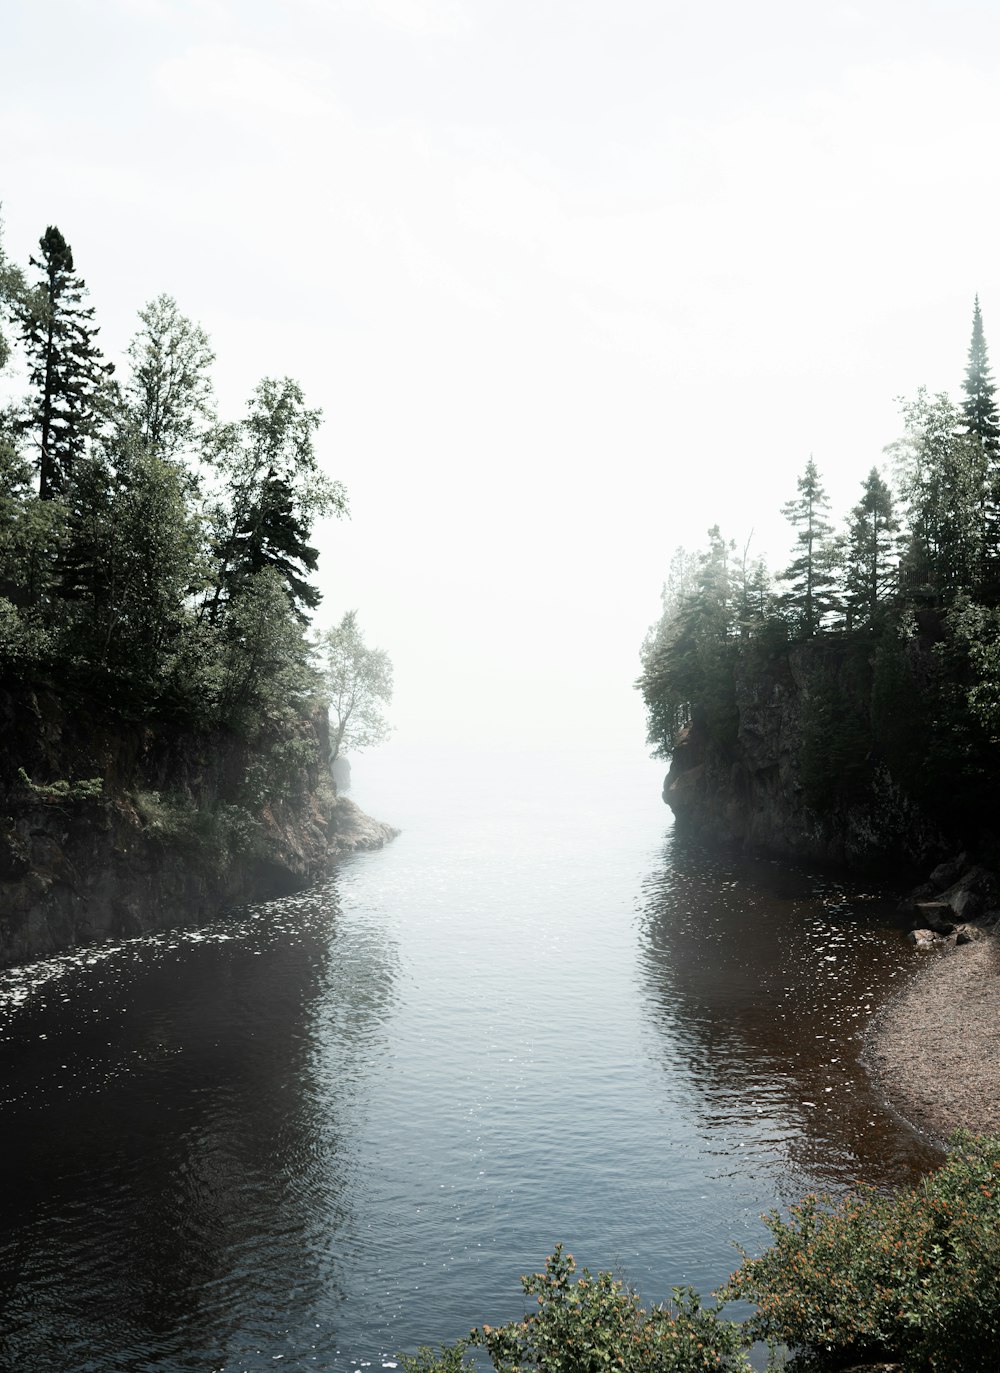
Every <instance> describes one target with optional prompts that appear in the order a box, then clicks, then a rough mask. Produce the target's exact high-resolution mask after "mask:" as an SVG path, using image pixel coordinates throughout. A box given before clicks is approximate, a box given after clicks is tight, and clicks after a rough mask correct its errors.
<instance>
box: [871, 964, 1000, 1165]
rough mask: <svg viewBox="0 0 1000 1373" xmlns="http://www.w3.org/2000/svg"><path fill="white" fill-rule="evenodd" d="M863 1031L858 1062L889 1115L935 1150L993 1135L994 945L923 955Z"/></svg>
mask: <svg viewBox="0 0 1000 1373" xmlns="http://www.w3.org/2000/svg"><path fill="white" fill-rule="evenodd" d="M923 956H924V957H928V958H929V959H930V960H931V961H930V962H929V964H927V965H926V966H924V967H923V968H920V969H919V970H918V971H917V973H916V974H915V976H914V977H912V978H911V979H909V981H908V982H907V984H906V986H905V987H903V988H902V990H901V991H899V992H898V993H897V994H896V995H895V996H894V997H893V998H892V999H891V1000H890V1001H889V1002H888V1003H887V1005H886V1006H885V1007H883V1008H882V1010H881V1011H880V1012H879V1013H878V1015H877V1016H876V1018H875V1021H874V1023H873V1024H872V1025H871V1027H870V1028H869V1031H868V1034H867V1036H866V1043H865V1046H864V1050H863V1055H862V1061H863V1063H864V1064H865V1066H866V1067H867V1069H868V1072H869V1075H870V1076H871V1079H872V1081H873V1082H874V1084H875V1086H876V1087H877V1088H878V1090H879V1092H880V1093H881V1095H882V1097H883V1098H884V1100H885V1101H886V1103H887V1105H888V1106H889V1108H890V1109H891V1110H892V1111H893V1113H894V1114H896V1115H897V1116H899V1117H900V1118H901V1119H902V1120H903V1121H905V1123H906V1124H907V1125H908V1126H909V1127H910V1128H911V1129H913V1130H914V1131H916V1132H917V1133H918V1134H920V1135H922V1136H924V1137H925V1138H926V1139H928V1140H930V1141H931V1142H932V1143H933V1144H935V1145H937V1146H938V1147H940V1148H941V1149H944V1148H945V1147H946V1143H947V1140H948V1137H949V1136H950V1135H952V1134H953V1133H954V1132H955V1131H956V1130H959V1129H965V1130H970V1131H972V1132H973V1133H974V1134H1000V1014H998V1012H1000V941H998V940H997V939H994V938H986V939H984V940H981V941H979V942H976V943H973V944H966V945H961V946H958V947H944V948H941V949H940V950H934V951H928V952H927V953H926V954H925V955H923Z"/></svg>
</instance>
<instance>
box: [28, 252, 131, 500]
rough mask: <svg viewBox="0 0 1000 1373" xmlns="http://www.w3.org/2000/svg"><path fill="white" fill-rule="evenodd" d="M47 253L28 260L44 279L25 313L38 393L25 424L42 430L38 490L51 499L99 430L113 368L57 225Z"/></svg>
mask: <svg viewBox="0 0 1000 1373" xmlns="http://www.w3.org/2000/svg"><path fill="white" fill-rule="evenodd" d="M39 246H40V248H41V250H42V255H41V258H34V257H33V258H30V259H29V260H30V262H31V265H32V267H37V268H38V269H39V271H40V272H41V273H42V276H41V280H40V281H39V282H38V284H37V286H36V287H35V289H34V290H33V291H32V292H31V293H30V294H29V295H28V297H27V298H26V300H25V302H24V304H23V305H22V306H21V308H20V310H19V317H20V321H21V331H22V335H23V338H24V344H25V348H26V350H27V354H28V360H29V363H30V369H31V370H30V374H29V376H30V381H31V385H32V387H33V388H34V395H33V397H32V398H31V399H30V401H29V407H30V408H29V418H28V424H27V427H28V428H29V429H34V430H35V432H36V434H37V441H38V450H39V459H38V469H39V479H38V493H39V495H40V496H41V498H42V499H43V500H51V499H52V497H53V496H56V495H58V494H59V493H60V491H61V490H62V489H63V487H64V486H65V484H66V482H67V481H68V480H69V478H70V476H71V474H72V471H73V465H74V463H75V462H76V460H77V459H78V458H79V457H80V456H81V455H82V453H83V451H84V447H85V443H86V440H87V438H88V437H89V436H90V434H92V433H93V431H94V427H95V411H96V407H97V404H98V397H99V393H100V391H101V388H102V386H103V384H104V383H105V382H106V380H107V378H108V377H109V376H110V374H111V372H112V371H113V370H114V369H113V367H112V365H111V364H110V363H105V362H103V361H102V358H101V354H100V351H99V349H98V348H97V346H96V344H95V342H94V340H95V339H96V337H97V334H98V332H99V331H98V330H97V329H96V328H95V327H94V325H93V324H92V320H93V317H94V311H93V308H92V307H90V306H85V305H84V304H83V300H84V297H85V296H86V293H87V288H86V285H85V284H84V281H83V279H82V278H81V277H79V276H77V275H75V273H74V270H73V252H72V249H71V248H70V246H69V244H68V243H67V242H66V240H65V239H64V238H63V236H62V234H61V233H60V232H59V230H58V229H57V228H56V227H55V226H54V225H49V227H48V228H47V229H46V230H45V233H44V234H43V235H42V237H41V238H40V239H39Z"/></svg>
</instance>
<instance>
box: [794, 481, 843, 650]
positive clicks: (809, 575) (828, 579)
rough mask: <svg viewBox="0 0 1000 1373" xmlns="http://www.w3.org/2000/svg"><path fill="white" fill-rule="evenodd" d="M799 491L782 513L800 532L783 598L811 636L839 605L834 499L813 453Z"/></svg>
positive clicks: (805, 633) (804, 632) (806, 635)
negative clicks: (831, 513) (830, 515)
mask: <svg viewBox="0 0 1000 1373" xmlns="http://www.w3.org/2000/svg"><path fill="white" fill-rule="evenodd" d="M798 491H799V494H798V496H796V497H795V499H794V500H791V501H788V502H786V504H785V505H783V506H782V507H781V513H782V514H783V515H784V517H785V519H786V520H788V521H789V522H790V523H791V524H792V525H794V527H795V529H796V530H797V531H798V532H797V534H796V543H797V544H798V550H799V551H798V555H797V557H795V558H793V560H792V562H791V563H790V564H789V565H788V567H787V568H786V569H785V571H784V572H782V573H781V574H780V577H779V580H781V581H783V582H789V583H790V584H791V589H790V590H789V591H787V592H786V593H785V594H784V595H783V596H782V598H781V599H782V604H783V605H784V606H785V608H786V609H788V610H790V611H791V613H792V617H793V620H794V622H795V625H796V628H797V630H798V632H799V633H800V634H801V635H802V637H803V638H806V639H808V638H811V637H812V636H813V635H814V634H815V633H816V631H817V630H818V629H819V627H820V625H821V624H822V622H823V619H824V617H825V616H826V615H828V614H830V613H831V612H832V611H834V610H836V609H837V606H838V602H837V595H836V590H835V586H836V581H835V570H836V546H835V544H834V543H833V540H832V532H833V531H832V528H831V525H830V521H829V520H828V519H827V517H826V512H827V510H829V508H830V501H829V498H828V497H827V494H826V491H825V490H824V489H823V483H822V482H821V480H820V475H819V470H818V468H817V467H816V464H815V462H814V461H813V458H812V455H811V454H810V457H809V461H808V462H807V463H806V466H805V471H804V472H803V474H802V476H801V477H799V479H798Z"/></svg>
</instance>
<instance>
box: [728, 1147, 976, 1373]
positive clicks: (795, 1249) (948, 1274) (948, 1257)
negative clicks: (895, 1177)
mask: <svg viewBox="0 0 1000 1373" xmlns="http://www.w3.org/2000/svg"><path fill="white" fill-rule="evenodd" d="M765 1220H766V1223H767V1226H768V1229H769V1230H770V1231H771V1235H772V1239H773V1243H772V1244H771V1246H770V1247H769V1248H768V1249H767V1250H765V1252H764V1253H763V1254H762V1255H761V1256H760V1257H759V1258H756V1259H746V1260H745V1262H744V1263H743V1265H742V1267H741V1268H740V1269H739V1270H738V1271H737V1272H736V1273H735V1274H734V1275H733V1277H732V1278H731V1279H730V1282H729V1284H728V1286H727V1288H726V1289H725V1296H726V1297H727V1298H729V1297H742V1298H745V1299H747V1300H749V1301H752V1302H755V1303H756V1304H757V1306H758V1313H757V1315H756V1316H754V1317H752V1318H751V1320H750V1321H749V1322H748V1323H747V1326H746V1334H747V1335H748V1337H749V1338H756V1339H767V1340H771V1341H783V1342H784V1343H786V1344H788V1345H792V1346H797V1347H799V1348H801V1347H803V1346H804V1347H806V1348H808V1349H810V1350H812V1351H814V1353H816V1354H818V1355H820V1356H824V1357H825V1358H826V1359H827V1361H828V1362H837V1363H839V1362H841V1361H842V1360H844V1359H845V1358H848V1357H849V1358H851V1359H860V1358H866V1357H867V1358H870V1357H879V1356H887V1355H892V1356H893V1357H894V1358H896V1359H901V1360H902V1362H903V1367H904V1368H906V1369H908V1370H934V1373H973V1370H985V1369H991V1368H993V1367H995V1364H996V1357H997V1350H998V1349H1000V1264H998V1260H997V1255H998V1254H1000V1141H998V1140H991V1139H976V1138H973V1137H972V1136H970V1135H965V1134H960V1135H956V1136H955V1138H954V1139H953V1140H952V1148H951V1151H950V1153H949V1155H948V1158H947V1160H946V1161H945V1163H944V1164H943V1165H942V1167H941V1168H939V1169H938V1170H937V1171H936V1172H934V1173H931V1174H929V1175H928V1176H927V1177H925V1178H923V1179H922V1180H921V1181H920V1182H919V1183H918V1184H917V1185H916V1186H915V1187H913V1188H907V1189H902V1190H900V1191H898V1192H894V1193H891V1194H889V1195H885V1194H882V1193H878V1192H876V1191H875V1190H874V1189H872V1188H869V1187H861V1188H859V1190H857V1191H856V1192H854V1193H852V1194H851V1195H849V1196H847V1197H844V1198H843V1199H841V1200H838V1201H832V1200H831V1199H830V1198H829V1197H821V1196H808V1197H806V1198H805V1199H804V1200H803V1201H801V1202H799V1204H798V1205H796V1206H793V1207H791V1210H790V1219H789V1220H788V1221H783V1220H782V1219H781V1218H780V1216H778V1215H777V1214H776V1213H772V1214H771V1215H769V1216H767V1217H765Z"/></svg>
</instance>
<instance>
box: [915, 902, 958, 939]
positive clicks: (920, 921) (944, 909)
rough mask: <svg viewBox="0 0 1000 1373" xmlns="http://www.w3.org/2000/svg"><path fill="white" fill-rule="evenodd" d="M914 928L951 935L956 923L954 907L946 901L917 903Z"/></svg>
mask: <svg viewBox="0 0 1000 1373" xmlns="http://www.w3.org/2000/svg"><path fill="white" fill-rule="evenodd" d="M914 911H915V919H914V928H915V929H924V930H933V931H934V933H935V934H951V933H952V931H953V930H954V928H955V922H954V921H953V920H952V919H951V916H952V914H953V912H952V907H951V906H949V905H948V903H947V902H946V901H917V902H915V903H914Z"/></svg>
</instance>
